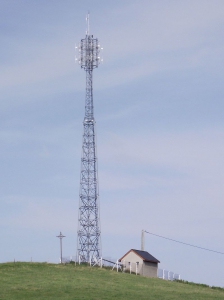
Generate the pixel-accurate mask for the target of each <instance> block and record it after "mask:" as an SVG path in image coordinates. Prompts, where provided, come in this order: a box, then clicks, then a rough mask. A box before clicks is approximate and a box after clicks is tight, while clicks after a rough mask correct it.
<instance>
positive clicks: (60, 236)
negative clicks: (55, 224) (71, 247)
mask: <svg viewBox="0 0 224 300" xmlns="http://www.w3.org/2000/svg"><path fill="white" fill-rule="evenodd" d="M57 237H58V238H59V239H60V252H61V264H62V239H63V238H64V237H66V236H65V235H63V234H62V233H61V232H60V234H59V235H57Z"/></svg>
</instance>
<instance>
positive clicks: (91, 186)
mask: <svg viewBox="0 0 224 300" xmlns="http://www.w3.org/2000/svg"><path fill="white" fill-rule="evenodd" d="M86 22H87V29H86V36H85V38H84V39H82V40H81V42H80V44H79V46H78V47H77V48H78V51H79V58H78V59H76V60H78V62H79V64H80V66H81V68H83V69H84V70H85V72H86V97H85V116H84V120H83V142H82V157H81V174H80V191H79V216H78V232H77V258H78V257H79V259H80V261H81V262H89V261H90V259H91V260H94V258H96V259H97V260H98V259H100V258H101V231H100V209H99V188H98V172H97V156H96V130H95V123H96V122H95V119H94V110H93V107H94V106H93V69H94V68H98V66H99V64H100V62H101V59H100V50H101V49H102V48H100V43H99V41H98V39H94V38H93V35H91V34H90V29H89V13H88V14H87V17H86Z"/></svg>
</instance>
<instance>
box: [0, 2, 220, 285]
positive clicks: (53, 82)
mask: <svg viewBox="0 0 224 300" xmlns="http://www.w3.org/2000/svg"><path fill="white" fill-rule="evenodd" d="M87 11H89V12H90V33H91V34H93V35H94V37H97V38H98V39H99V40H100V44H101V46H102V47H103V48H104V49H103V53H102V57H103V60H104V61H103V64H101V65H100V66H99V68H98V69H95V70H94V74H93V90H94V92H93V93H94V110H95V111H94V113H95V119H96V127H97V152H98V174H99V192H100V213H101V232H102V251H103V256H104V257H111V258H114V259H118V258H120V257H122V256H123V255H124V254H125V253H126V252H127V251H129V250H130V249H131V248H133V249H140V245H141V240H140V238H141V230H142V229H144V230H147V231H149V232H152V233H155V234H158V235H162V236H165V237H168V238H171V239H176V240H180V241H182V242H185V243H190V244H194V245H197V246H200V247H204V248H209V249H213V250H216V251H219V252H224V238H223V227H224V214H223V211H224V201H223V199H224V186H223V182H224V173H223V169H224V159H223V153H224V118H223V112H224V104H223V103H224V102H223V96H224V86H223V73H224V63H223V62H224V38H223V32H224V1H223V0H197V1H195V0H188V1H184V0H182V1H177V0H167V1H165V0H157V1H155V0H147V1H146V0H138V1H137V0H128V1H126V0H121V1H117V0H114V1H99V0H95V1H87V0H83V1H78V0H64V1H59V0H54V1H53V0H49V1H43V0H32V1H30V0H0V43H1V49H0V96H1V99H0V143H1V147H0V161H1V172H0V190H1V193H0V203H1V210H0V226H1V230H0V238H1V247H0V262H7V261H13V260H14V259H15V260H16V261H30V260H31V259H32V260H33V261H49V262H59V256H60V250H59V240H58V238H56V236H57V235H58V234H59V232H60V231H61V232H62V233H63V234H64V235H65V236H66V237H65V238H64V239H63V256H71V255H75V253H76V240H77V225H78V203H79V176H80V166H81V161H80V159H81V146H82V131H83V124H82V122H83V118H84V101H85V72H84V71H83V70H82V69H81V68H80V66H79V65H78V64H77V63H75V45H77V44H78V43H79V41H80V39H82V38H84V37H85V31H86V23H85V16H86V13H87ZM145 250H146V251H148V252H150V253H151V254H152V255H153V256H155V257H156V258H157V259H159V260H160V262H161V263H160V264H159V268H164V269H166V270H169V271H173V272H175V273H178V274H180V275H181V278H182V279H184V280H189V281H194V282H200V283H206V284H209V285H216V286H224V283H223V278H224V269H223V259H224V255H222V254H217V253H212V252H208V251H203V250H199V249H195V248H191V247H188V246H184V245H180V244H177V243H173V242H170V241H167V240H164V239H161V238H158V237H156V236H153V235H150V234H145Z"/></svg>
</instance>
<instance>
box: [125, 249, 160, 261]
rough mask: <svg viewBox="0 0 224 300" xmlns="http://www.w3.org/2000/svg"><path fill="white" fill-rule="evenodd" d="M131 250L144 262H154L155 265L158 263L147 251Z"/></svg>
mask: <svg viewBox="0 0 224 300" xmlns="http://www.w3.org/2000/svg"><path fill="white" fill-rule="evenodd" d="M131 250H132V251H134V252H135V253H137V254H138V255H139V256H141V258H142V259H143V260H144V261H149V262H155V263H159V262H160V261H159V260H158V259H156V258H155V257H154V256H152V255H151V254H150V253H149V252H147V251H142V250H136V249H131Z"/></svg>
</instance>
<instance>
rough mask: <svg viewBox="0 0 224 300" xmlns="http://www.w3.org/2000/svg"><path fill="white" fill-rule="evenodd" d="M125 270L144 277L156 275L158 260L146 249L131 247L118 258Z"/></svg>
mask: <svg viewBox="0 0 224 300" xmlns="http://www.w3.org/2000/svg"><path fill="white" fill-rule="evenodd" d="M119 262H121V264H122V266H123V268H124V269H125V270H126V271H130V272H134V273H135V272H136V273H137V274H139V275H142V276H146V277H157V271H158V263H160V261H159V260H158V259H156V258H155V257H154V256H152V255H151V254H150V253H148V252H147V251H142V250H136V249H131V250H129V251H128V252H127V253H126V254H125V255H124V256H122V257H121V258H120V259H119Z"/></svg>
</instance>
